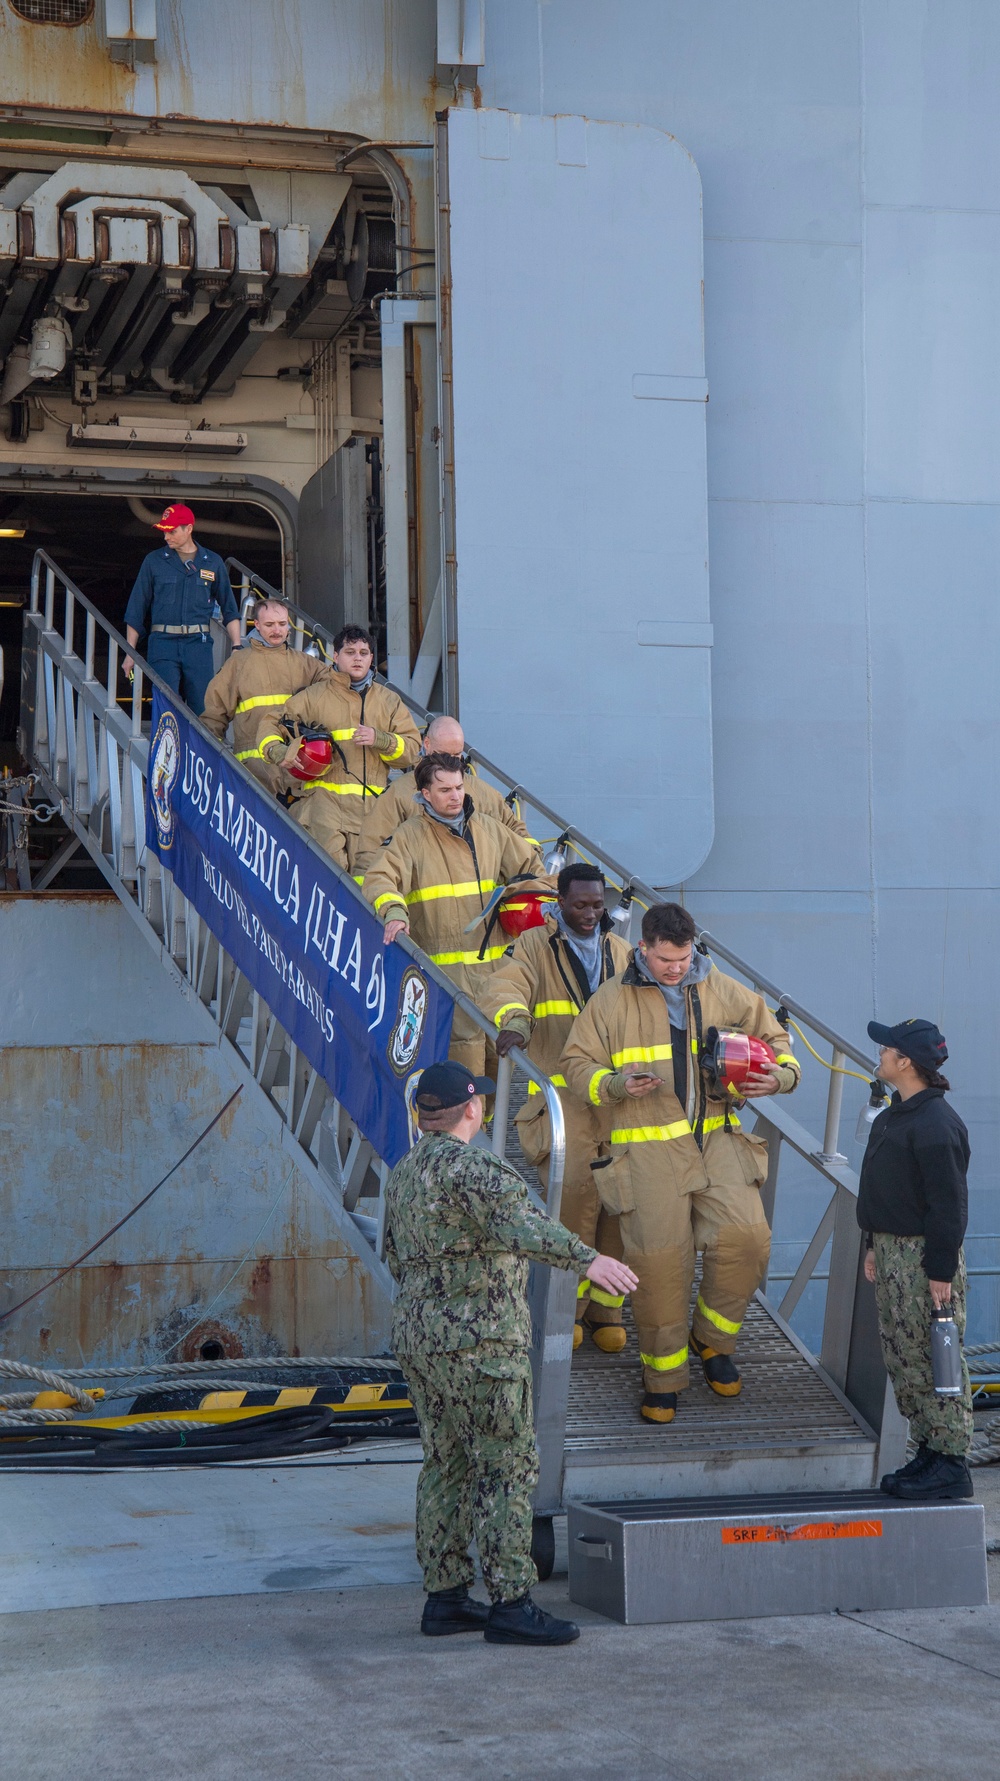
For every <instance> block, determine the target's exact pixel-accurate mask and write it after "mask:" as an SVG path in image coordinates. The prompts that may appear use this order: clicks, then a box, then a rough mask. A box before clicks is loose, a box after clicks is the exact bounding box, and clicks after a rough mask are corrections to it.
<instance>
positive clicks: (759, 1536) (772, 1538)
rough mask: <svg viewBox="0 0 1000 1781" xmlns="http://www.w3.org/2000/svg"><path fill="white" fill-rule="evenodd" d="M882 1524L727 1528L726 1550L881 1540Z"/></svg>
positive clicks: (810, 1523)
mask: <svg viewBox="0 0 1000 1781" xmlns="http://www.w3.org/2000/svg"><path fill="white" fill-rule="evenodd" d="M881 1538H882V1523H881V1522H880V1521H807V1522H805V1523H804V1524H803V1526H802V1527H724V1528H723V1530H722V1544H723V1546H764V1545H780V1546H784V1545H787V1543H788V1542H789V1541H790V1540H880V1539H881Z"/></svg>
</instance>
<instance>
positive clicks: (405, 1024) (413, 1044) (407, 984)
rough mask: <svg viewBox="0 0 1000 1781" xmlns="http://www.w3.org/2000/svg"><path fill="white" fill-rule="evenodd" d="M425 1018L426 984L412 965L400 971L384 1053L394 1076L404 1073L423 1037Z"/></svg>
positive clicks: (407, 1070) (406, 1072)
mask: <svg viewBox="0 0 1000 1781" xmlns="http://www.w3.org/2000/svg"><path fill="white" fill-rule="evenodd" d="M426 1018H427V984H426V982H425V980H424V978H423V977H422V976H421V974H420V972H419V971H418V970H416V968H415V967H414V966H412V965H411V966H410V969H409V970H408V971H404V973H403V981H402V983H401V984H400V986H399V1007H398V1009H397V1011H396V1024H395V1026H394V1027H393V1029H392V1032H391V1034H390V1036H389V1044H388V1046H387V1053H388V1058H389V1062H390V1064H391V1065H392V1068H393V1069H394V1070H395V1072H396V1075H397V1076H406V1075H407V1074H408V1072H409V1069H410V1066H411V1064H412V1063H413V1060H414V1058H415V1057H416V1055H417V1052H418V1051H419V1050H420V1040H421V1038H422V1036H423V1031H424V1021H425V1019H426Z"/></svg>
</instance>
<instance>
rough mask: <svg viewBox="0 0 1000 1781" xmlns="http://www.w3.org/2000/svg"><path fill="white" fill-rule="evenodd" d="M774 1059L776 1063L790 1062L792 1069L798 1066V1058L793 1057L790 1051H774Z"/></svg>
mask: <svg viewBox="0 0 1000 1781" xmlns="http://www.w3.org/2000/svg"><path fill="white" fill-rule="evenodd" d="M774 1061H775V1063H776V1064H791V1066H792V1069H793V1070H797V1069H798V1068H799V1067H800V1066H799V1060H798V1058H797V1057H793V1056H792V1054H791V1052H790V1051H778V1052H775V1055H774Z"/></svg>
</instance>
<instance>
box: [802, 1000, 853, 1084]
mask: <svg viewBox="0 0 1000 1781" xmlns="http://www.w3.org/2000/svg"><path fill="white" fill-rule="evenodd" d="M788 1024H789V1026H790V1027H794V1028H795V1031H796V1032H797V1033H798V1035H799V1038H800V1039H801V1040H802V1043H803V1045H804V1046H805V1048H806V1050H807V1051H811V1052H812V1055H813V1057H814V1058H815V1059H816V1062H817V1063H818V1064H822V1066H823V1068H824V1070H835V1071H836V1073H837V1075H838V1076H853V1077H854V1079H855V1081H856V1082H870V1081H871V1077H870V1076H862V1075H861V1073H860V1072H859V1071H858V1070H848V1069H846V1068H845V1066H844V1065H843V1064H828V1063H827V1061H826V1058H825V1057H820V1055H819V1052H818V1051H817V1050H816V1049H815V1047H814V1046H812V1045H810V1043H809V1041H808V1039H807V1038H806V1036H805V1033H804V1032H803V1031H802V1028H801V1027H800V1026H799V1023H798V1021H797V1020H792V1018H791V1016H789V1019H788Z"/></svg>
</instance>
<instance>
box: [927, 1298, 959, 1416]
mask: <svg viewBox="0 0 1000 1781" xmlns="http://www.w3.org/2000/svg"><path fill="white" fill-rule="evenodd" d="M931 1371H932V1372H933V1374H934V1390H935V1391H936V1392H937V1394H938V1397H939V1398H960V1397H961V1395H962V1383H963V1382H962V1341H961V1337H960V1336H959V1333H958V1325H957V1324H956V1322H955V1319H954V1318H953V1317H952V1314H951V1312H950V1311H949V1309H948V1307H947V1305H943V1306H942V1307H941V1310H940V1311H934V1312H932V1314H931Z"/></svg>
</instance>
